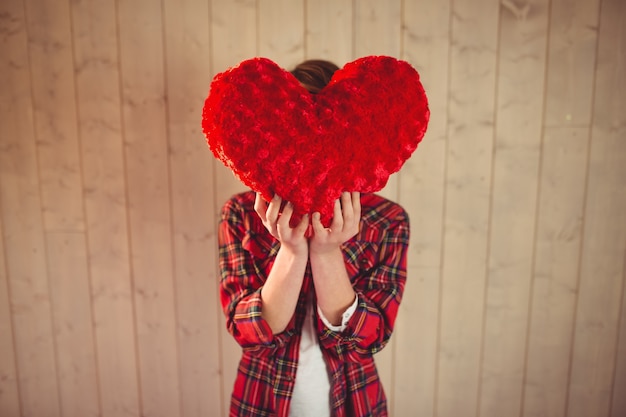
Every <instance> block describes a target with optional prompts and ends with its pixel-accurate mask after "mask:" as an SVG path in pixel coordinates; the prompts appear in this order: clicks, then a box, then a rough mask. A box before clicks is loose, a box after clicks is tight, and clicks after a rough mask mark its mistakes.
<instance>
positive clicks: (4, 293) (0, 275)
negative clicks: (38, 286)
mask: <svg viewBox="0 0 626 417" xmlns="http://www.w3.org/2000/svg"><path fill="white" fill-rule="evenodd" d="M0 149H1V148H0ZM3 236H4V233H3V227H2V216H0V334H1V335H2V337H0V414H1V415H6V416H19V415H21V411H20V397H19V391H18V384H17V369H16V366H17V362H16V360H15V340H14V338H13V321H12V318H11V304H10V300H11V296H10V294H9V274H8V269H7V265H6V261H5V259H4V256H5V255H4V253H5V252H4V241H3V239H2V237H3Z"/></svg>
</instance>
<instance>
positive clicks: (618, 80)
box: [567, 0, 626, 417]
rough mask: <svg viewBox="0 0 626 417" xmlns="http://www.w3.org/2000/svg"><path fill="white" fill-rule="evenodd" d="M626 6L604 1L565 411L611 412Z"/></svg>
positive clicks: (618, 294)
mask: <svg viewBox="0 0 626 417" xmlns="http://www.w3.org/2000/svg"><path fill="white" fill-rule="evenodd" d="M625 22H626V7H625V6H624V3H623V2H621V1H611V0H606V1H603V2H602V13H601V16H600V24H599V35H598V37H599V39H598V52H597V64H596V71H595V88H594V96H593V97H594V99H593V103H592V108H593V118H592V126H591V142H590V149H589V174H588V178H587V195H586V202H585V213H584V225H583V241H582V254H581V260H580V286H579V297H578V304H577V309H576V325H575V327H574V340H573V347H572V365H571V375H570V390H569V398H568V408H567V410H568V415H569V416H572V417H578V416H580V417H582V416H589V415H609V414H610V413H611V397H614V396H622V395H623V394H624V393H623V392H619V391H617V392H615V391H614V389H613V384H614V378H615V361H616V358H617V356H616V355H617V347H618V340H619V331H620V325H619V321H620V315H621V309H622V294H623V290H624V254H626V210H624V207H626V183H625V182H624V179H625V178H626V144H625V142H624V137H626V136H625V134H626V114H625V112H624V108H626V94H625V93H626V82H625V81H624V79H623V75H622V74H624V72H625V70H626V65H625V61H624V58H626V29H625V27H624V23H625Z"/></svg>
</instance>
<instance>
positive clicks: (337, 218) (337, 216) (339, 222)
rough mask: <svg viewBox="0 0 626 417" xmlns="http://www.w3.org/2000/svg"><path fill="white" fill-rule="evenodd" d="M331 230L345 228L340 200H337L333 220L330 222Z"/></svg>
mask: <svg viewBox="0 0 626 417" xmlns="http://www.w3.org/2000/svg"><path fill="white" fill-rule="evenodd" d="M330 228H331V230H338V231H339V230H341V229H343V213H342V212H341V203H340V202H339V200H338V199H337V200H335V207H334V208H333V221H332V223H331V224H330Z"/></svg>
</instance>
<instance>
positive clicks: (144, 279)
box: [118, 0, 181, 416]
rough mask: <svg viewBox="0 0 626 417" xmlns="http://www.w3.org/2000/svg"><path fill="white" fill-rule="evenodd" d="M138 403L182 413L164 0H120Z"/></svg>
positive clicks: (150, 411) (162, 412) (154, 411)
mask: <svg viewBox="0 0 626 417" xmlns="http://www.w3.org/2000/svg"><path fill="white" fill-rule="evenodd" d="M118 23H119V36H120V43H119V46H120V60H121V62H120V67H121V80H122V109H123V129H124V136H125V159H126V177H127V181H128V184H127V186H128V205H129V207H128V216H129V217H128V218H129V222H130V240H131V254H132V256H131V260H132V274H133V283H134V288H133V291H134V294H133V295H134V301H135V314H136V320H137V323H136V328H137V330H136V332H137V343H138V354H139V377H140V384H141V385H140V386H141V404H142V411H143V413H144V414H145V415H149V416H175V415H180V413H181V409H180V382H179V375H178V351H177V344H176V310H175V305H174V302H175V295H174V282H173V277H172V275H173V264H172V263H173V261H172V234H171V218H170V216H171V212H170V183H169V181H170V179H169V164H168V149H167V137H166V131H167V124H166V119H167V117H168V115H167V111H166V105H165V76H164V62H163V59H164V56H163V19H162V10H161V4H160V3H156V2H152V1H148V0H143V1H120V2H119V3H118Z"/></svg>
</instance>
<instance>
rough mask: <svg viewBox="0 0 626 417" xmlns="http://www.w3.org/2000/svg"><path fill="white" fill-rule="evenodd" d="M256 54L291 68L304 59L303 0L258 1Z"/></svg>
mask: <svg viewBox="0 0 626 417" xmlns="http://www.w3.org/2000/svg"><path fill="white" fill-rule="evenodd" d="M258 13H259V14H258V22H259V27H258V41H257V42H258V48H259V49H258V53H259V55H261V56H264V57H267V58H269V59H271V60H273V61H275V62H276V63H277V64H278V65H280V66H281V67H283V68H285V69H288V70H289V69H291V68H293V67H294V66H296V65H297V64H299V63H300V62H302V61H303V60H304V53H305V51H304V30H305V27H304V25H305V20H304V19H305V16H304V0H258Z"/></svg>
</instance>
